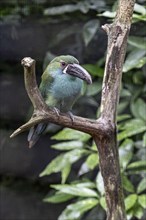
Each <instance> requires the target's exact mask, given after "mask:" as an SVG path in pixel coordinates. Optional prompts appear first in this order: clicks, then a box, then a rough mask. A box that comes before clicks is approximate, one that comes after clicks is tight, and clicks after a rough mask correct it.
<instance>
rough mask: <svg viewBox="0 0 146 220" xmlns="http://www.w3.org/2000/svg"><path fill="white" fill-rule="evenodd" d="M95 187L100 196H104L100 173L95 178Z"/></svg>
mask: <svg viewBox="0 0 146 220" xmlns="http://www.w3.org/2000/svg"><path fill="white" fill-rule="evenodd" d="M96 187H97V189H98V191H99V192H100V194H101V195H102V196H103V195H104V194H105V189H104V183H103V178H102V175H101V172H100V171H99V172H98V174H97V177H96Z"/></svg>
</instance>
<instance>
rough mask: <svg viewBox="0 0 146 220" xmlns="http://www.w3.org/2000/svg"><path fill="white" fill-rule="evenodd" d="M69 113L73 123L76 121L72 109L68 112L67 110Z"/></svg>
mask: <svg viewBox="0 0 146 220" xmlns="http://www.w3.org/2000/svg"><path fill="white" fill-rule="evenodd" d="M67 115H68V116H69V117H70V119H71V121H72V123H73V122H74V115H73V113H72V112H70V111H68V112H67Z"/></svg>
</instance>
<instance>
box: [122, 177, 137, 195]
mask: <svg viewBox="0 0 146 220" xmlns="http://www.w3.org/2000/svg"><path fill="white" fill-rule="evenodd" d="M122 182H123V187H124V189H125V190H126V191H127V192H132V193H133V192H134V186H133V184H132V183H131V182H130V180H129V179H128V178H127V176H125V175H124V174H123V175H122Z"/></svg>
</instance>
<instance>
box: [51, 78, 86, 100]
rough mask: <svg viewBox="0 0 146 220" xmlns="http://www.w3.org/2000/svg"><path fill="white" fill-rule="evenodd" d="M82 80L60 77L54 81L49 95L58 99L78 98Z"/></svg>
mask: <svg viewBox="0 0 146 220" xmlns="http://www.w3.org/2000/svg"><path fill="white" fill-rule="evenodd" d="M81 88H82V80H81V79H79V78H72V77H71V76H66V75H65V74H64V75H61V76H60V77H57V78H56V79H55V80H54V83H53V84H52V86H51V94H52V95H53V96H54V97H55V98H58V99H65V98H69V97H73V96H78V95H79V94H80V93H81Z"/></svg>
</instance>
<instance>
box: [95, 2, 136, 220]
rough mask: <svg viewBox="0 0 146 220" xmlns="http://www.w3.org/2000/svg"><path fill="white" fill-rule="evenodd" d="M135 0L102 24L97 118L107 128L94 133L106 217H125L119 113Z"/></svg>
mask: <svg viewBox="0 0 146 220" xmlns="http://www.w3.org/2000/svg"><path fill="white" fill-rule="evenodd" d="M134 2H135V1H134V0H128V1H127V0H119V5H118V9H117V14H116V17H115V20H114V22H113V23H112V24H110V25H104V26H103V29H104V30H105V31H106V32H107V35H108V48H107V57H106V65H105V72H104V79H103V87H102V88H103V89H102V99H101V117H100V119H99V120H98V121H101V122H103V123H104V124H105V125H106V126H105V128H106V129H105V134H104V135H103V136H102V137H101V138H99V136H96V135H95V136H94V140H95V142H96V145H97V148H98V152H99V158H100V169H101V174H102V177H103V181H104V187H105V198H106V204H107V220H126V213H125V206H124V196H123V189H122V183H121V175H120V165H119V155H118V144H117V131H116V115H117V105H118V102H119V92H120V84H121V78H122V67H123V63H124V58H125V53H126V46H127V37H128V34H129V30H130V26H131V20H132V14H133V8H134Z"/></svg>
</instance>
